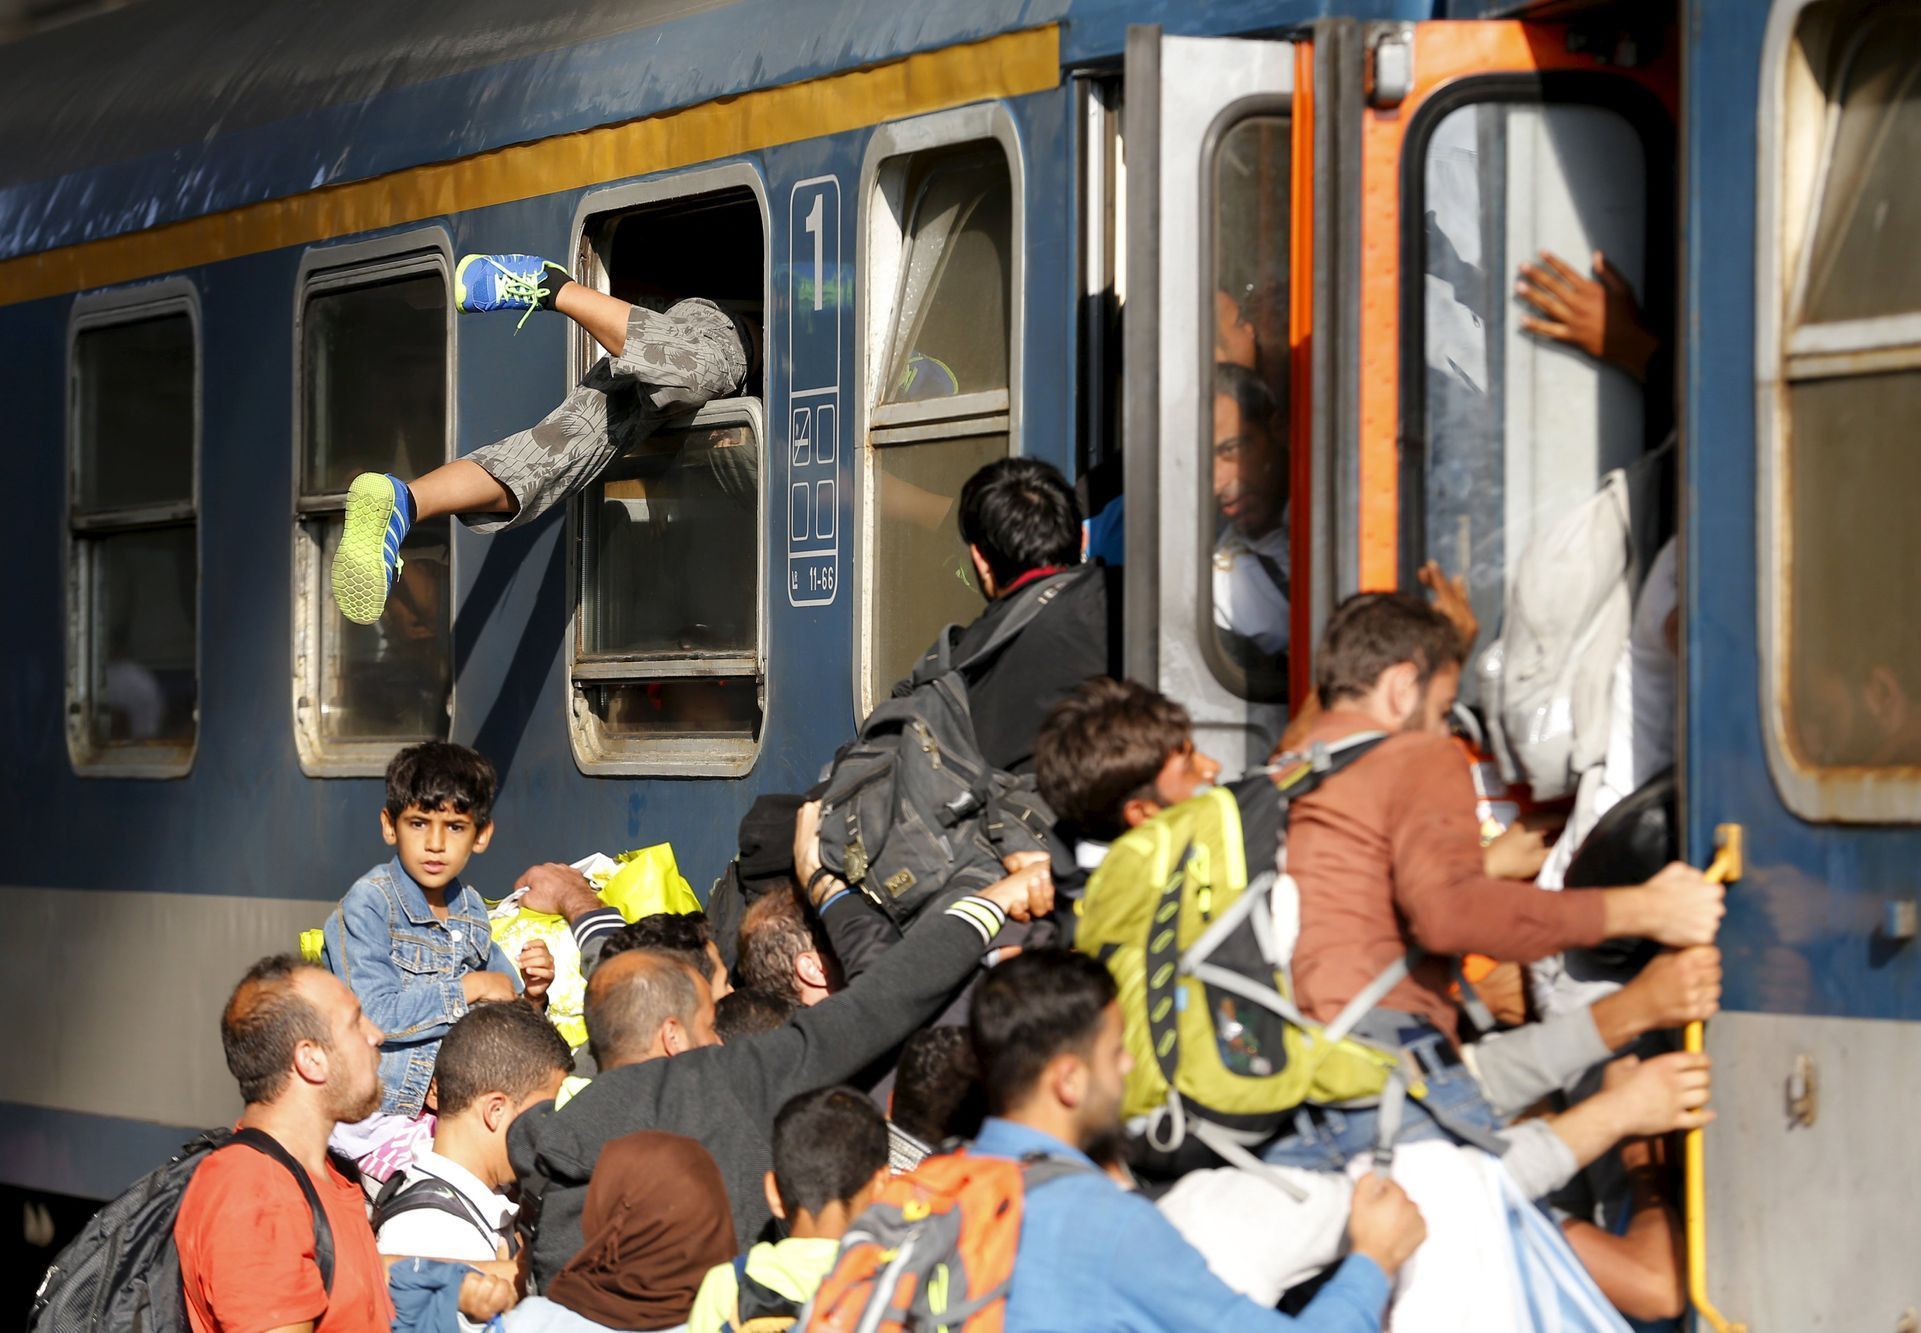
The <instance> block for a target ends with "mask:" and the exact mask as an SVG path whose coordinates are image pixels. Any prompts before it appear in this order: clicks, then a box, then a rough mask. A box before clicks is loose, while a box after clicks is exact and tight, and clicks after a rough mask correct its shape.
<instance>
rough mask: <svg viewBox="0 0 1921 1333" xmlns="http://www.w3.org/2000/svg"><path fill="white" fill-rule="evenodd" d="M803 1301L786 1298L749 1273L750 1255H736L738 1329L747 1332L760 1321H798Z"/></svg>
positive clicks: (735, 1295)
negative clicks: (756, 1321)
mask: <svg viewBox="0 0 1921 1333" xmlns="http://www.w3.org/2000/svg"><path fill="white" fill-rule="evenodd" d="M800 1307H801V1302H799V1301H797V1300H794V1299H793V1298H792V1297H790V1296H783V1295H781V1294H780V1293H779V1292H778V1291H775V1290H774V1289H773V1288H772V1287H770V1286H768V1285H767V1284H766V1283H765V1282H762V1281H761V1280H760V1279H759V1278H756V1277H754V1276H753V1275H751V1274H750V1273H748V1271H747V1255H746V1254H744V1253H743V1254H737V1255H735V1256H734V1322H733V1323H732V1324H731V1325H729V1327H730V1328H734V1329H745V1328H747V1327H749V1326H750V1325H752V1324H753V1323H754V1321H755V1320H760V1319H773V1320H779V1319H788V1320H792V1319H796V1318H798V1317H799V1315H800Z"/></svg>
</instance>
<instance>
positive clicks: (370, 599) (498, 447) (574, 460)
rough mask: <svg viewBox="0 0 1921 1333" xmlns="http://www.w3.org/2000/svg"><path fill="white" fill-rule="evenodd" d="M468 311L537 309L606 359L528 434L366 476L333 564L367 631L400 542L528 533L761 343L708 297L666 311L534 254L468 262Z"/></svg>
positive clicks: (338, 594)
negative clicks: (566, 322)
mask: <svg viewBox="0 0 1921 1333" xmlns="http://www.w3.org/2000/svg"><path fill="white" fill-rule="evenodd" d="M454 299H455V303H456V304H457V305H458V306H459V308H460V310H461V312H462V313H463V314H482V313H488V312H494V311H515V310H518V311H521V312H522V313H521V320H522V322H523V323H524V322H525V321H526V320H527V318H528V317H529V316H531V315H532V314H533V312H534V311H536V310H551V311H555V312H558V313H559V314H563V315H565V316H567V317H568V318H569V319H571V320H573V321H574V322H575V323H576V324H578V325H580V327H581V328H583V329H585V330H586V331H587V332H588V333H589V334H590V335H591V336H592V337H593V339H594V341H595V342H597V343H599V344H600V345H601V347H603V348H604V349H606V352H607V355H605V356H603V357H601V358H600V359H599V360H598V361H596V362H594V364H593V365H592V366H591V367H589V369H588V371H587V374H586V375H585V376H584V377H583V378H582V379H581V381H580V383H579V384H578V385H576V386H575V387H574V389H573V391H572V392H571V393H569V394H568V395H567V397H566V398H565V399H564V400H562V402H561V404H560V406H558V407H556V408H555V409H554V410H553V411H552V412H549V413H548V414H547V416H546V418H545V419H544V420H543V421H541V423H540V424H539V425H537V426H535V427H533V428H532V429H531V430H523V431H519V432H517V433H515V434H513V435H509V436H508V437H507V438H506V439H503V440H496V441H495V442H494V443H492V444H488V445H483V446H482V447H481V448H479V449H476V450H474V451H473V452H472V453H470V454H467V455H466V456H464V457H462V458H457V459H455V460H454V461H452V462H451V463H443V464H442V465H441V466H439V467H437V468H435V469H433V471H431V472H428V473H427V474H425V475H424V476H420V477H416V478H414V479H413V480H412V481H407V480H404V479H402V478H400V477H396V476H393V475H392V474H382V473H377V472H363V473H361V474H360V475H359V476H358V477H355V478H354V479H353V482H352V484H351V485H350V486H349V487H348V488H347V519H346V527H345V529H344V530H343V532H342V533H341V538H340V548H339V551H338V552H337V553H336V554H335V556H334V565H333V589H334V601H335V603H336V604H337V605H338V606H339V607H340V613H341V614H342V615H344V616H345V617H347V619H349V620H351V621H354V622H355V623H356V624H361V625H371V624H372V623H373V622H374V621H376V620H378V619H379V618H380V613H381V611H382V610H383V609H385V607H386V605H387V594H388V592H389V591H390V590H391V589H392V588H393V585H394V580H395V579H396V578H398V577H399V574H400V570H401V566H402V561H401V558H400V545H401V543H402V542H404V541H405V540H406V538H407V532H408V530H409V529H410V528H412V527H413V525H414V524H416V523H419V522H421V521H422V520H424V519H429V518H438V517H440V516H441V515H445V514H454V515H457V516H459V518H460V520H461V521H462V522H463V523H465V524H467V525H468V526H469V527H470V528H472V529H473V530H474V531H476V532H486V533H492V532H498V531H500V530H501V529H503V528H508V527H513V526H514V525H516V524H520V523H525V522H528V521H530V520H532V519H533V518H535V517H537V516H538V515H540V514H543V513H545V512H546V511H547V510H549V509H551V508H553V507H554V506H555V505H557V504H559V503H560V502H562V501H563V500H565V499H567V498H568V497H569V496H571V495H573V494H574V493H575V492H577V491H579V490H580V489H582V488H583V487H585V486H586V485H587V484H588V483H589V482H591V481H592V480H593V479H594V478H595V477H597V476H599V475H600V473H601V472H602V471H603V470H604V469H605V468H606V467H607V465H608V464H609V463H611V462H612V461H613V460H614V458H615V457H616V456H617V455H618V454H619V453H620V452H621V450H622V449H625V448H627V447H629V446H631V445H633V444H635V443H637V442H638V441H640V440H642V439H644V438H646V436H647V435H649V434H651V433H652V432H653V431H655V430H657V429H659V427H660V426H661V424H662V423H663V422H665V421H667V420H668V419H669V418H670V417H674V416H680V415H684V414H686V413H688V412H692V411H694V410H695V409H697V408H699V407H701V406H702V405H703V404H705V403H707V402H709V401H710V400H712V399H715V398H720V397H724V396H726V395H727V394H729V393H731V392H732V391H733V390H734V389H736V388H737V387H738V386H739V385H740V384H741V382H742V381H743V380H745V379H746V378H747V376H748V373H749V371H750V368H751V363H752V361H753V359H754V358H753V351H754V348H755V345H756V334H755V332H754V330H753V328H752V326H751V325H749V324H748V323H747V322H746V321H745V320H742V319H739V318H737V317H735V316H733V315H731V314H729V313H727V312H726V311H724V310H722V309H721V308H720V307H719V306H718V305H715V304H714V303H713V302H712V301H707V300H703V299H700V298H693V299H689V300H683V301H676V302H674V303H673V304H671V305H669V306H667V307H666V309H665V310H664V311H655V310H651V309H648V308H646V307H644V306H640V305H634V304H630V303H629V302H626V301H623V300H621V299H620V298H618V297H615V296H609V295H608V294H607V293H605V292H601V291H596V290H595V289H593V288H591V287H588V286H585V285H584V284H582V283H579V282H576V281H575V280H574V279H573V276H572V275H571V274H569V273H568V272H567V270H566V269H564V268H562V267H561V266H560V265H559V264H556V263H554V262H552V261H551V260H547V259H542V258H540V257H539V256H537V255H506V254H503V255H467V256H466V257H464V258H463V259H462V260H461V261H460V264H459V266H458V267H456V268H455V270H454Z"/></svg>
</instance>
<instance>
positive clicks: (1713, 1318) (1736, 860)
mask: <svg viewBox="0 0 1921 1333" xmlns="http://www.w3.org/2000/svg"><path fill="white" fill-rule="evenodd" d="M1714 841H1715V852H1714V861H1713V863H1712V864H1711V865H1709V866H1708V868H1707V870H1706V871H1705V872H1704V873H1705V875H1706V876H1707V879H1708V882H1709V883H1711V884H1729V883H1732V882H1733V881H1735V880H1738V879H1740V878H1741V871H1742V863H1741V858H1742V846H1741V826H1740V825H1739V824H1722V825H1720V826H1719V827H1718V828H1716V829H1715V830H1714ZM1706 1038H1707V1025H1706V1024H1704V1023H1702V1022H1701V1021H1699V1020H1698V1019H1697V1020H1696V1021H1694V1022H1692V1023H1689V1024H1688V1025H1687V1030H1686V1032H1685V1033H1684V1035H1683V1044H1684V1046H1685V1047H1686V1049H1687V1050H1689V1051H1693V1052H1696V1053H1699V1052H1701V1051H1704V1050H1706V1049H1707V1040H1706ZM1701 1133H1702V1131H1701V1130H1700V1129H1699V1128H1696V1129H1690V1130H1689V1131H1688V1132H1687V1138H1686V1139H1685V1140H1684V1141H1683V1145H1682V1153H1683V1157H1682V1161H1683V1165H1684V1173H1685V1176H1684V1178H1685V1182H1686V1188H1685V1199H1684V1202H1685V1203H1686V1205H1687V1208H1686V1219H1687V1246H1688V1299H1689V1301H1690V1302H1691V1303H1692V1304H1693V1306H1694V1309H1695V1312H1696V1313H1697V1314H1699V1315H1700V1316H1701V1319H1702V1320H1703V1322H1705V1323H1706V1324H1707V1325H1708V1327H1710V1328H1712V1329H1713V1330H1714V1333H1747V1328H1748V1326H1747V1325H1746V1324H1737V1323H1734V1322H1732V1321H1731V1320H1729V1319H1728V1317H1727V1316H1726V1315H1724V1314H1722V1313H1721V1312H1720V1310H1718V1309H1716V1308H1715V1305H1714V1302H1713V1301H1712V1300H1710V1299H1708V1212H1707V1162H1706V1158H1705V1157H1704V1156H1703V1145H1702V1142H1701Z"/></svg>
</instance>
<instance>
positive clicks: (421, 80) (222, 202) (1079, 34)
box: [0, 0, 1426, 260]
mask: <svg viewBox="0 0 1921 1333" xmlns="http://www.w3.org/2000/svg"><path fill="white" fill-rule="evenodd" d="M1425 8H1426V4H1425V0H1212V3H1209V4H1206V5H1197V4H1193V3H1192V2H1191V0H967V3H964V4H963V3H958V2H956V0H943V2H939V3H937V2H935V0H919V2H918V3H916V2H914V0H533V2H532V3H530V2H529V0H406V2H405V3H394V0H327V2H326V3H324V4H314V3H312V0H143V2H142V3H140V4H135V5H129V6H126V7H124V8H121V9H117V10H111V11H108V12H107V13H104V14H101V15H98V16H95V17H92V18H89V19H86V20H82V21H79V22H75V23H72V24H69V25H66V26H62V27H56V28H53V29H50V30H47V31H45V32H42V33H38V34H36V35H33V36H30V37H27V38H24V39H21V40H19V41H16V42H13V43H10V44H7V45H4V46H0V134H3V135H4V138H5V140H6V142H7V145H8V147H7V151H6V152H5V153H3V154H0V260H5V259H10V258H14V257H18V256H24V255H31V254H35V253H38V252H42V251H47V250H52V249H56V248H59V247H64V246H71V245H75V244H79V243H83V242H86V241H91V240H98V239H101V238H104V237H110V236H115V235H121V234H124V233H128V232H133V231H139V230H142V229H145V228H149V227H154V226H158V225H161V224H164V223H167V222H172V221H177V220H180V219H184V218H191V217H197V216H202V215H205V214H210V213H217V212H221V211H224V210H227V209H232V208H237V207H241V206H244V205H247V204H251V203H256V202H259V201H261V200H266V199H275V198H281V197H286V196H290V195H295V194H300V193H302V192H305V191H309V190H314V189H318V188H320V187H322V186H327V185H333V184H338V183H341V182H345V181H353V180H365V179H368V178H370V177H374V176H379V175H382V174H384V173H387V172H391V171H396V170H401V169H404V168H407V167H411V166H416V165H419V164H422V163H427V162H438V161H446V160H450V159H455V158H460V157H464V156H467V155H470V154H475V153H482V152H487V151H489V150H492V149H496V148H501V147H504V146H507V145H510V144H517V143H525V142H529V141H532V140H537V139H544V138H547V137H549V136H553V135H560V134H567V133H572V132H577V131H581V130H586V129H590V128H593V127H595V126H600V125H607V124H612V123H617V122H621V121H626V120H633V119H638V118H641V117H645V116H650V115H655V114H659V113H661V112H663V111H667V110H670V109H673V108H677V107H684V106H691V105H694V104H696V103H701V102H707V101H713V100H716V99H720V98H725V97H729V96H733V95H736V94H740V93H743V92H748V91H753V90H756V89H761V88H769V87H774V86H778V85H782V84H788V83H795V82H799V81H801V80H805V79H810V78H815V77H818V76H820V75H823V74H829V73H833V72H836V71H840V70H847V69H854V68H860V67H863V66H868V65H874V64H879V63H882V62H885V61H889V60H894V59H897V58H899V57H902V56H906V55H911V54H914V53H916V52H924V51H932V50H937V49H940V48H943V47H948V46H953V45H957V44H960V43H965V42H970V41H977V40H981V39H983V38H987V37H991V36H994V35H995V34H998V33H1004V32H1012V31H1017V30H1031V29H1036V28H1042V27H1045V26H1047V25H1050V24H1058V25H1060V34H1061V36H1060V54H1061V63H1062V64H1063V65H1064V66H1066V65H1074V64H1084V63H1089V62H1094V61H1100V60H1107V59H1112V58H1114V57H1115V56H1117V55H1118V53H1119V51H1120V50H1121V47H1122V44H1123V41H1124V36H1125V31H1126V27H1127V25H1128V24H1130V23H1138V22H1159V23H1163V24H1164V25H1165V26H1166V27H1167V29H1168V30H1169V31H1189V32H1217V33H1218V32H1235V31H1243V32H1245V31H1258V30H1263V29H1273V28H1276V27H1281V26H1287V25H1291V24H1294V23H1299V22H1303V21H1306V20H1308V19H1312V18H1314V17H1317V16H1319V15H1321V14H1324V13H1328V12H1338V13H1346V14H1353V15H1356V16H1357V17H1394V16H1400V15H1401V11H1404V10H1409V9H1422V10H1425Z"/></svg>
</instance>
